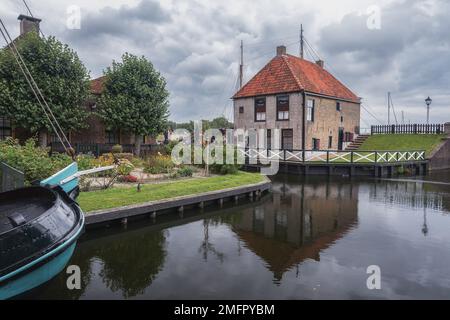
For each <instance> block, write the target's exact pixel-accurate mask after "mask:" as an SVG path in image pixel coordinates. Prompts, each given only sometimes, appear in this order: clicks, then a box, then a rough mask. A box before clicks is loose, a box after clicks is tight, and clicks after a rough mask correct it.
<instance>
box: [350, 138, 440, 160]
mask: <svg viewBox="0 0 450 320" xmlns="http://www.w3.org/2000/svg"><path fill="white" fill-rule="evenodd" d="M444 137H445V135H437V134H376V135H373V136H370V137H368V138H367V140H366V141H364V143H363V144H362V145H361V147H360V148H359V149H358V150H361V151H363V150H395V151H406V150H425V151H426V155H427V156H428V155H429V154H430V152H431V151H433V149H434V148H436V147H437V146H438V145H439V144H440V143H441V141H442V138H444Z"/></svg>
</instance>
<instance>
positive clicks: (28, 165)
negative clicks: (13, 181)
mask: <svg viewBox="0 0 450 320" xmlns="http://www.w3.org/2000/svg"><path fill="white" fill-rule="evenodd" d="M0 161H2V162H5V163H7V164H8V165H10V166H11V167H14V168H16V169H17V170H20V171H22V172H23V173H24V175H25V183H27V184H29V183H31V182H32V181H34V180H43V179H45V178H47V177H49V176H51V175H52V174H54V173H55V172H57V171H59V170H61V169H62V168H64V167H65V166H67V165H69V164H70V163H71V162H72V160H71V158H70V157H69V156H67V155H64V154H55V155H53V156H51V157H50V156H49V153H48V150H47V149H46V148H40V147H37V146H36V141H35V140H34V139H29V140H27V141H26V142H25V144H24V145H23V146H22V145H20V144H19V142H18V141H17V140H14V139H7V140H5V141H2V142H0Z"/></svg>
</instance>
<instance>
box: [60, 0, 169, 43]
mask: <svg viewBox="0 0 450 320" xmlns="http://www.w3.org/2000/svg"><path fill="white" fill-rule="evenodd" d="M170 20H171V17H170V14H169V13H168V12H165V11H164V10H163V9H162V8H161V6H160V4H159V3H158V2H156V1H153V0H141V2H140V3H139V4H138V5H137V6H135V7H130V6H128V5H122V6H121V7H120V8H118V9H115V8H111V7H105V8H102V9H101V10H100V11H99V12H97V13H89V12H84V11H83V12H82V20H81V26H82V27H81V29H80V30H76V31H75V32H74V31H70V32H69V33H68V35H69V37H75V38H79V39H80V38H92V37H98V36H100V35H111V36H114V37H120V36H131V38H133V37H135V36H142V35H143V33H144V31H145V30H148V29H147V28H148V25H149V24H151V25H155V24H160V23H167V22H169V21H170ZM145 33H146V34H147V35H148V33H147V32H145Z"/></svg>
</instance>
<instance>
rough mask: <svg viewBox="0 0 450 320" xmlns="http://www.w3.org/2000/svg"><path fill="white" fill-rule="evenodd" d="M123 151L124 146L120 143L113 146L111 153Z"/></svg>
mask: <svg viewBox="0 0 450 320" xmlns="http://www.w3.org/2000/svg"><path fill="white" fill-rule="evenodd" d="M122 152H123V148H122V146H121V145H120V144H115V145H113V146H112V148H111V153H122Z"/></svg>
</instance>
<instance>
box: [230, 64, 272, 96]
mask: <svg viewBox="0 0 450 320" xmlns="http://www.w3.org/2000/svg"><path fill="white" fill-rule="evenodd" d="M275 58H276V57H273V58H272V59H270V60H269V62H267V63H266V64H265V65H264V67H262V68H261V69H260V70H259V71H258V72H257V73H255V74H254V75H253V77H251V78H250V80H248V81H247V82H246V83H245V84H244V85H243V86H242V87H240V88H239V90H238V91H237V92H236V93H235V94H234V95H233V97H235V96H237V95H238V94H239V92H241V91H242V90H244V89H245V87H247V86H248V85H249V83H250V82H252V80H253V79H254V78H256V76H257V75H258V74H259V73H260V72H261V71H262V70H264V68H265V67H267V66H268V65H270V64H271V63H272V61H273V60H274V59H275ZM233 97H232V98H233Z"/></svg>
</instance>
